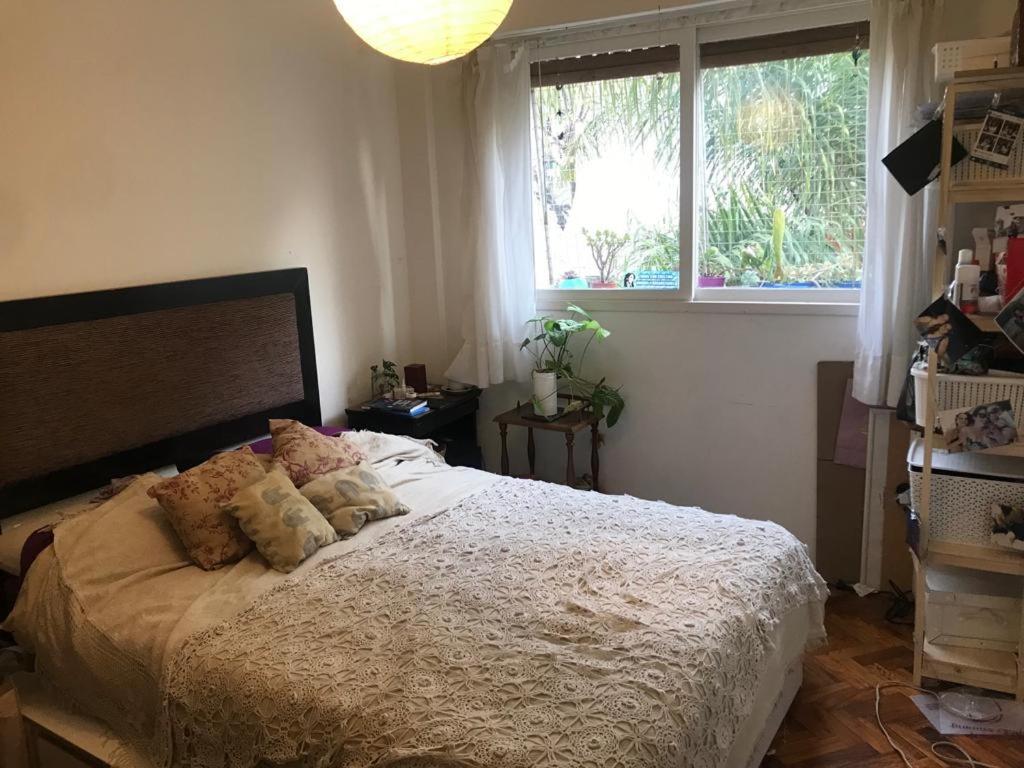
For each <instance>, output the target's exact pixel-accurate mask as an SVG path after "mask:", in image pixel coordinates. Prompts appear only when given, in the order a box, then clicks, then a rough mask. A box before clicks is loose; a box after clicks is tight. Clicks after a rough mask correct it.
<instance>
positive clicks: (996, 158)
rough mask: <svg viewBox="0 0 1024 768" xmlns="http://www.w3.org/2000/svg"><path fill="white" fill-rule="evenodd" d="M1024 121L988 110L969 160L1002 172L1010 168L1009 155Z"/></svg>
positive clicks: (1004, 113) (1006, 113) (1008, 114)
mask: <svg viewBox="0 0 1024 768" xmlns="http://www.w3.org/2000/svg"><path fill="white" fill-rule="evenodd" d="M1022 126H1024V120H1022V119H1021V118H1019V117H1017V116H1016V115H1011V114H1010V113H1008V112H997V111H996V110H994V109H991V110H989V112H988V114H987V115H986V116H985V122H984V123H983V124H982V126H981V132H980V133H979V134H978V138H977V139H976V140H975V142H974V148H973V149H971V160H972V161H974V162H976V163H981V164H983V165H991V166H993V167H995V168H1001V169H1003V170H1004V171H1005V170H1006V169H1007V168H1009V167H1010V155H1011V154H1012V153H1013V149H1014V147H1016V146H1017V140H1018V138H1020V134H1021V128H1022Z"/></svg>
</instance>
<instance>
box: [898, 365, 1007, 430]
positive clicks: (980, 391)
mask: <svg viewBox="0 0 1024 768" xmlns="http://www.w3.org/2000/svg"><path fill="white" fill-rule="evenodd" d="M911 375H912V376H913V377H914V403H915V406H916V410H917V413H916V414H915V416H916V419H917V424H918V426H921V427H923V426H925V423H924V413H925V402H926V398H927V397H928V369H927V368H914V369H913V370H912V371H911ZM935 385H936V400H935V413H936V415H938V413H939V411H950V410H953V409H954V408H973V407H974V406H976V405H984V404H985V403H996V402H999V401H1000V400H1009V401H1010V404H1011V405H1012V406H1013V415H1014V416H1015V417H1016V418H1017V427H1018V428H1020V429H1022V430H1024V376H1020V375H1015V374H1011V373H1006V374H1004V375H1000V376H994V375H988V376H957V375H954V374H951V373H940V374H938V375H936V377H935Z"/></svg>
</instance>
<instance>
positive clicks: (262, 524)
mask: <svg viewBox="0 0 1024 768" xmlns="http://www.w3.org/2000/svg"><path fill="white" fill-rule="evenodd" d="M223 509H224V511H225V512H227V513H228V514H229V515H231V516H232V517H234V518H236V519H237V520H238V522H239V524H240V525H241V526H242V530H243V531H245V534H246V535H247V536H248V537H249V538H250V539H252V540H253V541H254V542H255V543H256V549H258V550H259V552H260V554H261V555H263V556H264V557H265V558H267V561H268V562H269V563H270V564H271V566H273V567H274V568H275V569H276V570H278V571H282V572H284V573H290V572H292V571H294V570H295V569H296V568H297V567H298V565H299V563H301V562H302V561H303V560H305V559H306V558H307V557H309V556H310V555H312V554H313V553H314V552H316V551H317V550H318V549H320V547H326V546H327V545H328V544H333V543H334V542H336V541H337V540H338V535H337V534H336V533H335V532H334V529H333V528H331V526H330V524H329V523H328V522H327V521H326V520H325V519H324V516H323V515H321V514H320V513H319V512H317V511H316V507H314V506H313V505H312V504H310V503H309V502H308V501H306V499H305V498H303V496H302V494H301V493H299V491H298V490H297V489H296V488H295V486H294V485H293V484H292V481H291V480H289V479H288V476H287V475H286V474H285V473H284V472H282V471H280V470H277V469H275V470H274V471H273V472H269V473H267V476H266V477H265V478H263V479H262V480H260V481H259V482H258V483H253V484H252V485H249V486H246V487H245V488H243V489H242V490H240V491H239V492H238V493H236V494H235V496H234V498H232V499H231V501H230V502H228V503H227V504H226V505H225V506H224V507H223Z"/></svg>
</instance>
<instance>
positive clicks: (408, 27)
mask: <svg viewBox="0 0 1024 768" xmlns="http://www.w3.org/2000/svg"><path fill="white" fill-rule="evenodd" d="M334 4H335V5H336V6H338V10H339V11H341V15H342V16H344V17H345V21H347V22H348V24H349V26H350V27H352V29H353V30H355V33H356V34H357V35H359V36H360V37H361V38H363V40H365V41H366V42H367V43H369V44H370V45H371V46H373V47H374V48H376V49H377V50H378V51H380V52H381V53H385V54H387V55H388V56H391V57H392V58H395V59H401V60H402V61H411V62H415V63H417V64H441V63H443V62H446V61H451V60H452V59H457V58H459V57H460V56H465V55H466V54H467V53H469V52H470V51H472V50H473V49H474V48H476V47H477V46H478V45H480V44H481V43H482V42H484V41H485V40H486V39H487V38H488V37H490V36H491V35H492V34H493V33H494V30H496V29H497V28H498V27H499V26H500V25H501V22H502V21H504V20H505V16H506V15H508V9H509V8H510V7H512V0H334Z"/></svg>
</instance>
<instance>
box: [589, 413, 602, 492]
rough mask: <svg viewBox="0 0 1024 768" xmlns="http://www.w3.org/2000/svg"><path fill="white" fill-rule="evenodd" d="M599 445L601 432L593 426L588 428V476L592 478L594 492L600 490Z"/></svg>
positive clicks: (597, 427)
mask: <svg viewBox="0 0 1024 768" xmlns="http://www.w3.org/2000/svg"><path fill="white" fill-rule="evenodd" d="M600 444H601V430H600V429H599V426H598V425H597V424H595V425H594V426H592V427H591V428H590V474H591V475H593V476H594V491H595V492H600V490H601V480H600V478H601V457H600V456H599V455H598V452H597V451H598V446H599V445H600Z"/></svg>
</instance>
